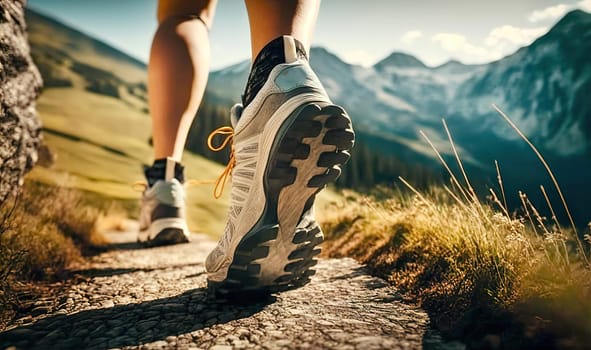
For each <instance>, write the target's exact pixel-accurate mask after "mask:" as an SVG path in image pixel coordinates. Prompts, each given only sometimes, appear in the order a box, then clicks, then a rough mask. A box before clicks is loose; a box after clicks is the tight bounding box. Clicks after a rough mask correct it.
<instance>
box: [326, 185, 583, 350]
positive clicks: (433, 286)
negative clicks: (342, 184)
mask: <svg viewBox="0 0 591 350" xmlns="http://www.w3.org/2000/svg"><path fill="white" fill-rule="evenodd" d="M458 196H459V194H458V193H455V194H453V195H452V194H451V193H448V192H447V191H446V190H445V189H440V188H438V189H431V190H430V191H428V192H426V193H420V194H419V195H415V194H402V193H400V192H398V193H395V192H390V193H389V198H388V199H383V198H384V192H382V193H381V194H380V195H379V196H372V197H367V196H360V195H357V194H354V193H349V195H348V202H347V203H346V204H340V205H336V206H335V208H334V210H333V211H332V215H329V214H328V212H327V214H325V215H324V217H323V219H322V220H323V223H322V224H323V229H324V231H325V233H326V236H327V243H326V245H325V254H327V255H329V256H353V257H355V258H357V259H358V260H360V261H361V262H363V263H365V264H368V265H369V266H370V267H372V268H373V269H375V271H376V272H377V273H378V274H379V275H381V276H384V277H386V278H387V279H389V280H390V281H392V282H394V283H395V284H396V285H397V286H398V287H399V288H400V289H401V291H402V292H403V293H404V294H405V295H406V296H408V297H409V298H411V299H412V300H417V301H418V302H420V303H421V304H422V305H423V306H424V307H425V308H426V309H428V310H429V311H430V312H431V315H432V318H433V320H434V321H435V323H436V324H437V325H438V326H439V327H440V328H442V329H444V330H447V331H448V332H449V333H450V334H451V335H452V336H460V337H466V336H468V337H469V338H470V336H471V335H473V336H474V339H477V340H478V341H480V340H481V339H482V337H484V336H486V335H487V333H488V332H490V333H492V334H495V335H497V336H499V337H504V338H503V339H502V340H503V341H505V342H511V341H514V340H515V339H519V338H521V339H522V341H529V342H530V343H528V344H530V345H532V344H533V345H535V344H536V343H535V342H536V341H538V340H541V339H545V338H544V336H548V335H551V336H552V337H551V339H553V341H556V345H557V346H558V345H560V346H566V345H568V344H575V345H576V344H578V345H579V346H580V345H582V344H584V342H583V341H585V339H589V336H590V335H591V270H590V269H589V267H588V266H586V265H585V262H584V261H585V260H584V258H583V257H582V256H581V255H580V254H579V253H578V252H577V250H576V247H577V244H576V242H575V240H574V238H573V237H569V236H568V233H567V232H566V231H565V230H560V231H558V229H557V228H555V227H554V228H547V229H546V230H547V231H544V233H543V234H541V233H538V234H536V233H535V232H534V229H533V227H532V226H531V225H530V224H529V223H528V222H527V221H526V220H525V219H524V218H520V217H517V216H506V215H505V214H502V213H501V212H499V211H496V210H494V209H493V208H492V206H491V205H487V204H483V203H480V204H473V203H467V202H465V201H459V202H458V201H456V199H455V198H454V197H458ZM542 222H543V223H544V224H546V225H548V224H549V223H548V222H547V221H545V220H543V219H542ZM538 230H539V227H538ZM479 337H480V338H479ZM474 339H472V340H474ZM523 339H525V340H523ZM505 344H508V343H505ZM524 344H525V343H524ZM565 344H566V345H565ZM473 345H477V344H473ZM550 345H551V344H550ZM575 347H576V346H575Z"/></svg>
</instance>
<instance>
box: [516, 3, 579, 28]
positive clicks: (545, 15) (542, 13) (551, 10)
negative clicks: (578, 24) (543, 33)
mask: <svg viewBox="0 0 591 350" xmlns="http://www.w3.org/2000/svg"><path fill="white" fill-rule="evenodd" d="M576 8H578V9H581V10H584V11H587V12H591V0H581V1H579V2H577V3H576V4H574V5H570V4H558V5H554V6H549V7H546V8H544V9H541V10H535V11H533V12H532V13H530V14H529V15H528V16H527V19H528V20H529V21H530V22H532V23H538V22H550V21H553V20H556V19H558V18H560V17H562V16H564V15H565V14H566V13H567V12H568V11H570V10H574V9H576Z"/></svg>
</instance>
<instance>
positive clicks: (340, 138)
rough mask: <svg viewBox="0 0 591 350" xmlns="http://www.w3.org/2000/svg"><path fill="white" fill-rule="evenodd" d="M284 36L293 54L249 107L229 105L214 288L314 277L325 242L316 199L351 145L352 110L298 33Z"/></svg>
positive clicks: (212, 266) (279, 284) (262, 287)
mask: <svg viewBox="0 0 591 350" xmlns="http://www.w3.org/2000/svg"><path fill="white" fill-rule="evenodd" d="M284 38H285V39H284V40H285V45H284V46H285V51H286V52H285V57H286V58H289V57H291V58H292V59H291V60H289V59H286V61H288V62H287V63H285V64H280V65H278V66H276V67H275V68H273V70H272V71H271V73H270V75H269V78H268V80H267V81H266V83H265V85H264V86H263V88H262V89H261V90H260V91H259V93H258V94H257V95H256V97H255V98H254V100H253V101H252V102H251V103H250V104H249V105H248V106H247V107H246V108H242V106H241V105H239V104H238V105H235V106H234V107H233V108H232V111H231V116H232V118H231V119H232V126H233V127H234V132H233V135H232V138H233V145H232V156H231V160H230V165H231V166H233V170H232V194H231V197H232V198H231V206H230V209H229V213H228V218H227V223H226V227H225V231H224V235H223V236H222V238H221V239H220V241H219V242H218V245H217V247H216V248H215V249H214V250H213V251H212V252H211V253H210V254H209V256H208V257H207V260H206V269H207V273H208V285H209V287H210V289H211V290H212V291H213V292H214V293H215V294H216V295H220V294H221V295H224V294H232V293H233V292H245V291H247V292H248V291H254V292H257V293H258V292H259V291H263V292H275V291H281V290H286V289H290V288H294V287H299V286H303V285H304V284H306V283H308V282H309V281H310V276H312V275H313V274H314V272H315V271H313V270H311V269H310V268H311V267H312V266H314V265H315V264H316V260H315V259H314V257H315V256H316V255H318V254H319V253H320V249H319V247H318V245H319V244H320V243H321V242H322V241H323V234H322V231H321V230H320V227H319V226H318V224H317V223H316V220H315V219H314V214H313V204H314V198H315V196H316V194H317V193H318V192H319V191H320V190H322V189H323V188H324V187H325V185H326V184H327V183H329V182H331V181H334V180H336V178H337V177H338V176H339V175H340V172H341V169H340V166H341V165H342V164H344V163H345V162H346V161H347V160H348V159H349V152H348V151H349V150H350V149H351V148H352V147H353V143H354V132H353V129H352V127H351V120H350V119H349V117H348V116H347V113H346V112H345V111H344V110H343V109H342V108H341V107H339V106H336V105H334V104H332V103H331V101H330V99H329V98H328V96H327V94H326V91H325V90H324V88H323V87H322V85H321V83H320V81H319V80H318V78H317V77H316V75H315V74H314V72H313V71H312V70H311V68H310V66H309V64H308V61H307V60H305V59H298V58H296V57H297V56H296V54H295V45H294V43H293V38H291V37H284ZM290 40H291V42H289V41H290ZM288 50H291V51H290V52H288ZM210 139H211V137H210ZM210 147H211V146H210Z"/></svg>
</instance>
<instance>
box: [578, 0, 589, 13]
mask: <svg viewBox="0 0 591 350" xmlns="http://www.w3.org/2000/svg"><path fill="white" fill-rule="evenodd" d="M577 7H578V8H580V9H581V10H584V11H587V12H591V0H582V1H579V2H578V3H577Z"/></svg>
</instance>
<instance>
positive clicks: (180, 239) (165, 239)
mask: <svg viewBox="0 0 591 350" xmlns="http://www.w3.org/2000/svg"><path fill="white" fill-rule="evenodd" d="M181 243H189V238H188V237H187V235H185V232H184V231H183V230H182V229H179V228H166V229H164V230H162V231H160V232H159V233H158V234H157V235H156V237H154V238H153V239H151V240H149V241H148V242H147V244H148V246H150V247H157V246H164V245H173V244H181Z"/></svg>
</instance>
